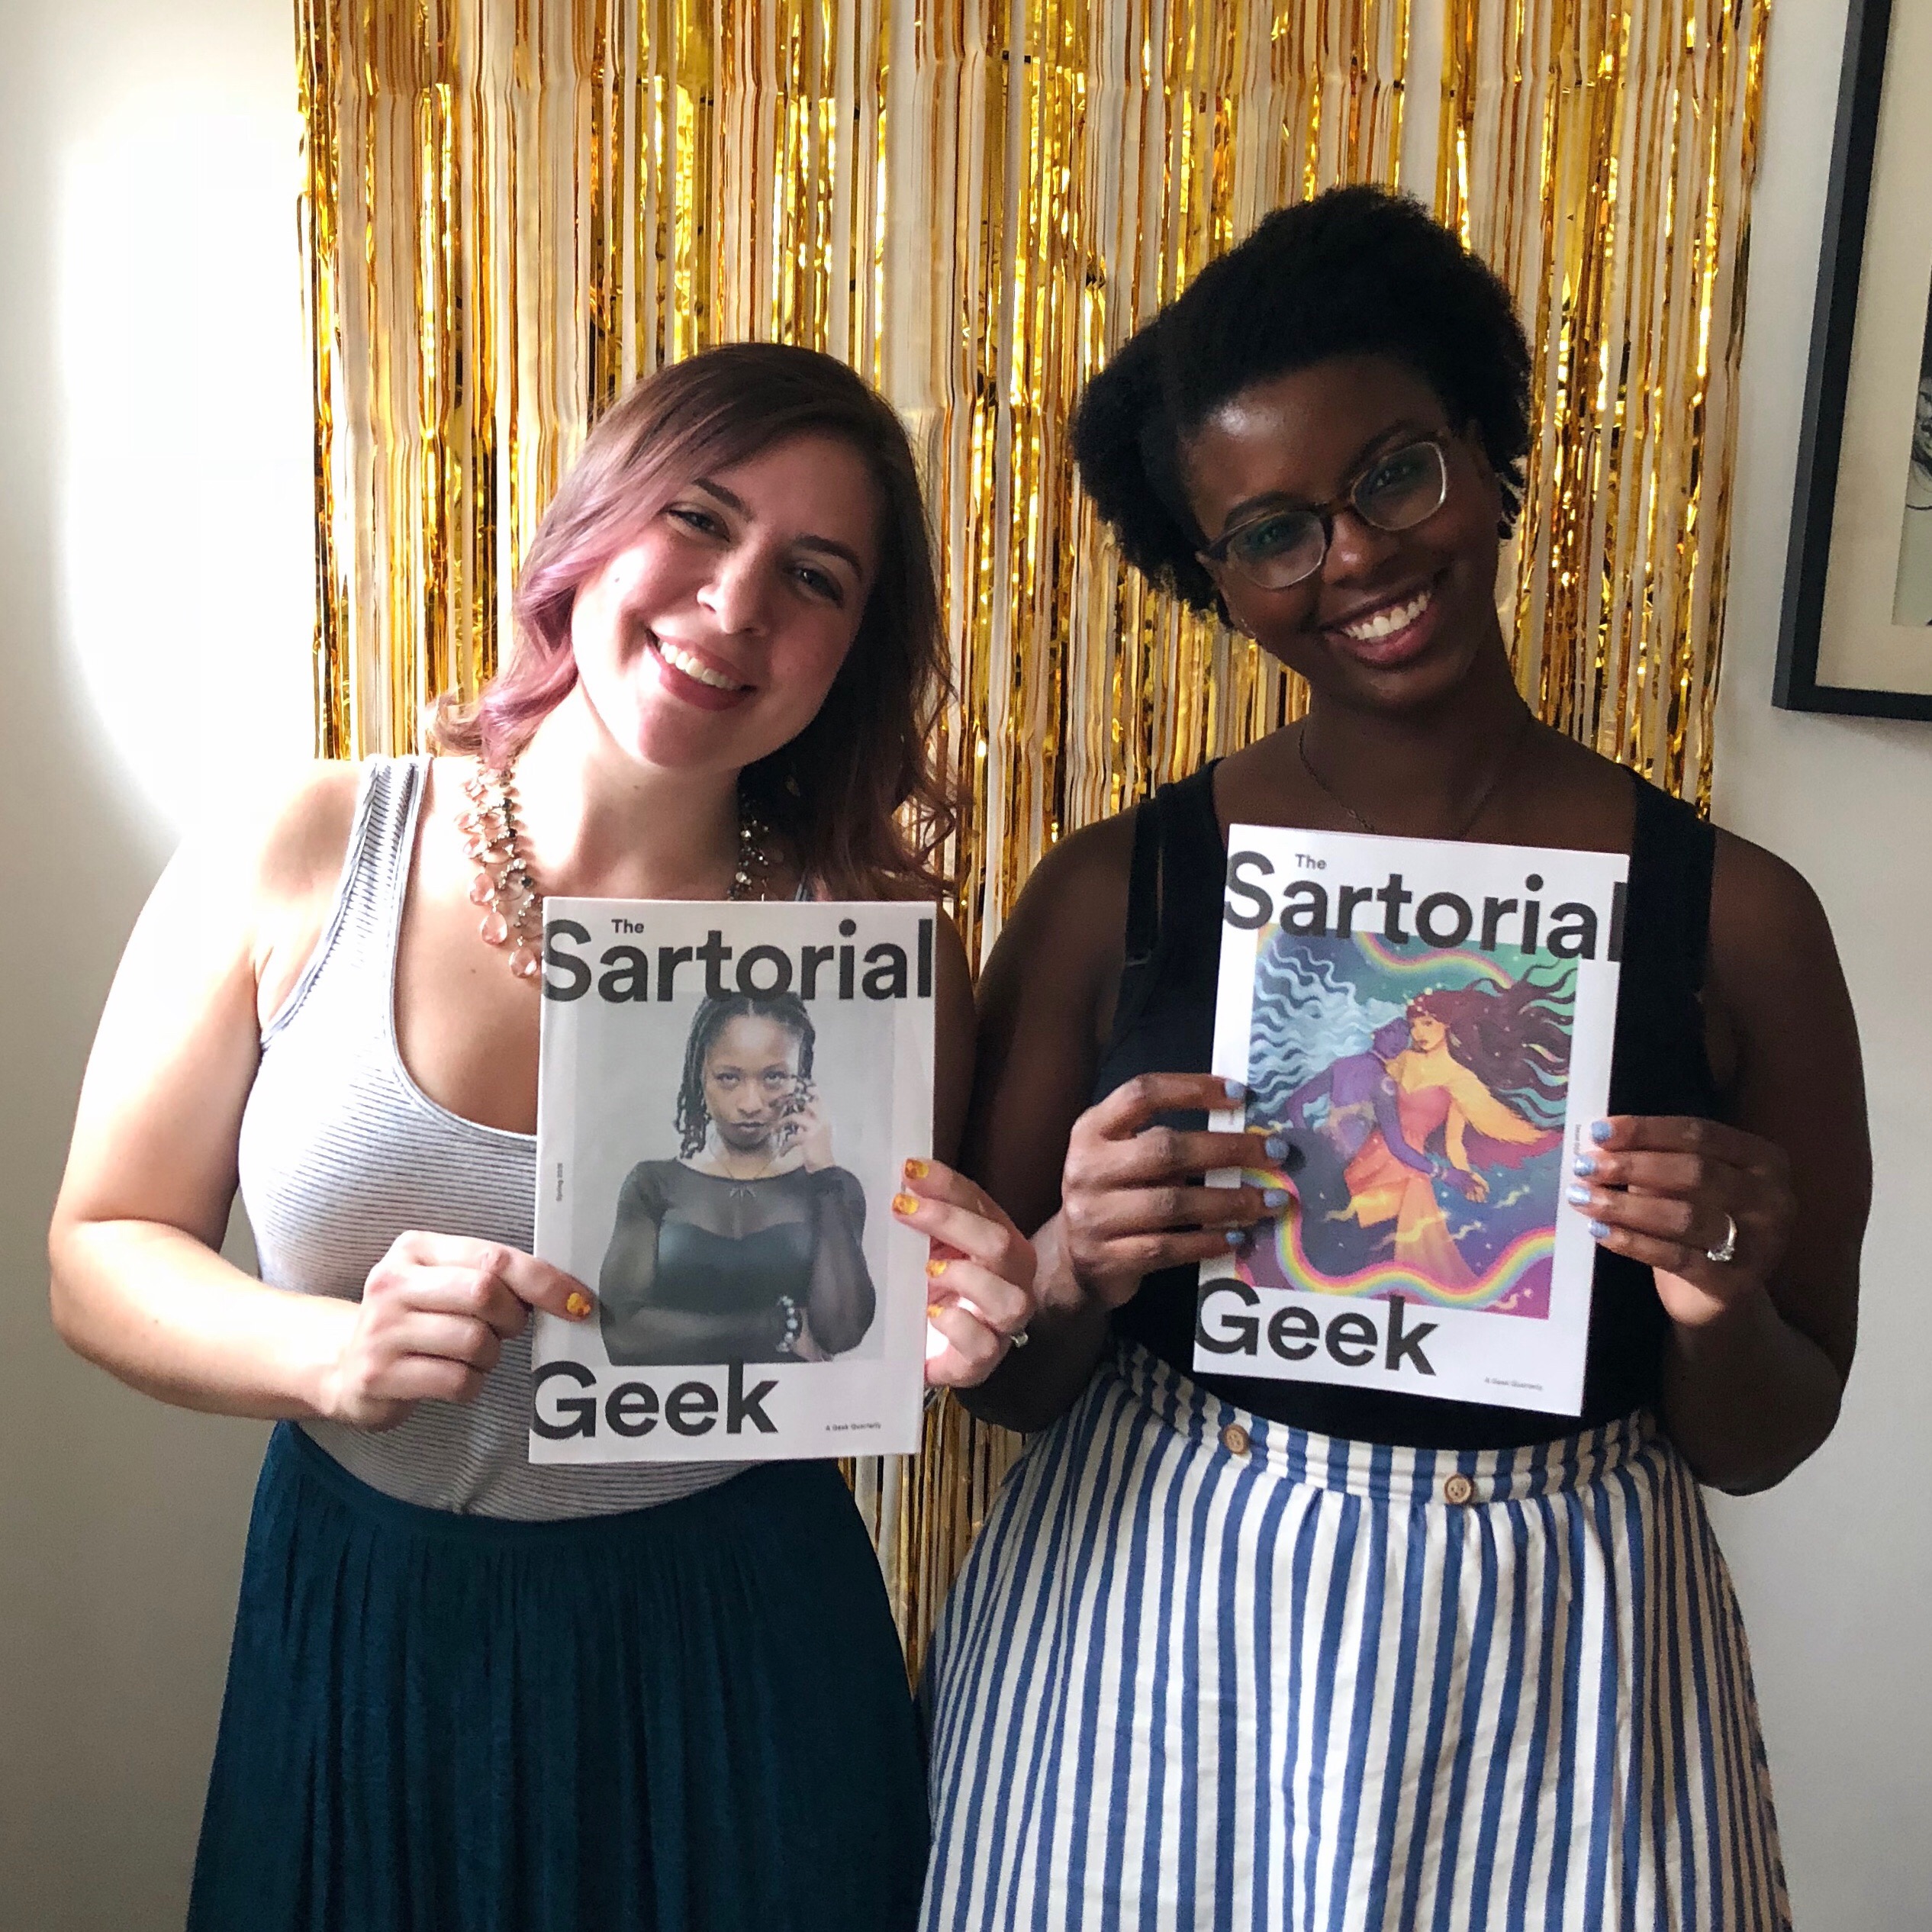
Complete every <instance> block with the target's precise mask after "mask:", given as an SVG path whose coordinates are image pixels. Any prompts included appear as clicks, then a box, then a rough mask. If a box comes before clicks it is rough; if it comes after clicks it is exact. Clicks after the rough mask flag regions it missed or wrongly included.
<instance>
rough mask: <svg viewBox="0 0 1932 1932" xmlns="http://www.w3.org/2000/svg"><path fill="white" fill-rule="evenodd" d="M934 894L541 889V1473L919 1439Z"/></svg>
mask: <svg viewBox="0 0 1932 1932" xmlns="http://www.w3.org/2000/svg"><path fill="white" fill-rule="evenodd" d="M939 916H940V915H939V913H938V912H937V911H936V910H935V909H934V908H933V907H932V906H921V905H910V904H900V903H866V904H839V903H813V902H803V901H800V902H792V903H784V904H773V903H754V904H747V905H739V904H735V903H716V902H696V901H689V900H614V899H552V900H546V902H545V906H544V962H543V996H544V997H543V1050H542V1064H541V1070H540V1073H539V1084H538V1109H537V1201H536V1252H537V1254H539V1256H540V1257H542V1258H543V1260H545V1261H549V1262H552V1263H553V1264H555V1266H557V1267H560V1268H562V1269H564V1270H566V1271H567V1272H568V1273H569V1274H573V1275H575V1276H576V1277H578V1279H579V1280H581V1281H583V1282H584V1283H585V1284H586V1285H587V1286H589V1287H590V1288H591V1290H594V1293H595V1294H596V1296H597V1312H596V1314H595V1315H594V1317H593V1318H592V1319H591V1320H589V1321H587V1322H581V1323H575V1322H566V1321H563V1320H562V1319H559V1318H557V1317H555V1316H552V1315H539V1316H538V1317H537V1324H538V1325H537V1331H536V1337H535V1341H534V1347H533V1356H534V1361H535V1367H536V1373H535V1377H534V1381H533V1397H532V1412H531V1415H530V1459H531V1460H532V1461H533V1462H539V1463H620V1462H713V1461H747V1462H750V1461H770V1460H782V1459H784V1458H788V1457H826V1456H848V1455H885V1454H904V1453H909V1452H911V1451H916V1449H917V1448H918V1447H919V1417H920V1406H921V1402H922V1399H923V1389H924V1382H925V1359H926V1257H927V1253H928V1244H927V1242H926V1238H924V1237H923V1236H922V1235H916V1234H915V1233H913V1232H912V1231H911V1230H910V1229H908V1228H903V1227H902V1226H900V1225H899V1223H898V1222H897V1221H896V1220H895V1219H894V1216H893V1214H892V1212H891V1202H892V1197H893V1196H894V1193H896V1192H897V1190H898V1187H899V1184H900V1174H901V1164H902V1162H903V1161H905V1160H906V1159H907V1158H911V1157H914V1156H919V1155H924V1154H929V1153H930V1152H931V1151H932V1046H933V1033H932V982H933V971H934V967H933V960H934V940H935V921H936V920H937V919H938V918H939Z"/></svg>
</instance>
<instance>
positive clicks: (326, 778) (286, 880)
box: [250, 758, 361, 902]
mask: <svg viewBox="0 0 1932 1932" xmlns="http://www.w3.org/2000/svg"><path fill="white" fill-rule="evenodd" d="M360 771H361V768H360V767H359V766H357V765H353V764H350V763H349V762H346V761H345V760H343V759H338V758H324V759H318V760H317V762H315V763H314V764H313V765H309V766H308V767H306V768H304V770H303V771H301V772H300V773H299V774H297V775H296V776H295V778H292V779H290V780H288V781H285V782H283V783H282V784H280V785H279V786H278V787H275V788H274V789H273V790H272V791H269V792H268V793H267V794H266V795H265V796H264V797H263V798H262V800H261V806H260V810H259V812H258V813H256V815H255V822H256V824H257V826H259V828H260V829H259V833H258V834H257V837H256V842H255V845H254V849H253V852H252V853H251V854H250V859H251V864H252V870H253V878H254V882H255V884H256V887H257V889H258V890H259V893H260V894H261V895H262V897H263V898H264V899H266V900H274V901H284V902H285V901H289V900H304V899H307V898H308V897H312V896H313V895H314V894H316V893H317V892H322V893H326V894H332V893H333V890H334V888H335V886H336V881H337V880H338V879H339V878H340V876H341V873H342V868H343V861H344V860H345V858H346V857H347V855H348V852H349V833H350V831H351V829H353V826H354V824H355V822H356V794H357V791H358V788H359V784H360Z"/></svg>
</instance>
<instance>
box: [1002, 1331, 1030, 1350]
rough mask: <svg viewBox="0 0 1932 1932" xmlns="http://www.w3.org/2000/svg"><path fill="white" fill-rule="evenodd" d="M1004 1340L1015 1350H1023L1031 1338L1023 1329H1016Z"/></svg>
mask: <svg viewBox="0 0 1932 1932" xmlns="http://www.w3.org/2000/svg"><path fill="white" fill-rule="evenodd" d="M1006 1339H1007V1340H1008V1341H1009V1342H1011V1343H1012V1344H1013V1346H1014V1347H1015V1348H1025V1347H1026V1344H1028V1343H1029V1341H1032V1339H1033V1338H1032V1336H1031V1335H1029V1334H1028V1333H1027V1332H1026V1330H1025V1329H1024V1328H1016V1329H1015V1330H1014V1331H1013V1333H1012V1334H1011V1335H1009V1336H1007V1338H1006Z"/></svg>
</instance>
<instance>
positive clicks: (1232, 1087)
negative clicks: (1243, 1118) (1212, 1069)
mask: <svg viewBox="0 0 1932 1932" xmlns="http://www.w3.org/2000/svg"><path fill="white" fill-rule="evenodd" d="M1221 1090H1222V1093H1225V1094H1226V1095H1227V1096H1228V1100H1229V1101H1230V1102H1231V1103H1232V1102H1236V1101H1241V1100H1246V1099H1247V1098H1248V1089H1247V1088H1246V1087H1244V1086H1242V1085H1241V1082H1240V1081H1239V1080H1223V1081H1222V1083H1221Z"/></svg>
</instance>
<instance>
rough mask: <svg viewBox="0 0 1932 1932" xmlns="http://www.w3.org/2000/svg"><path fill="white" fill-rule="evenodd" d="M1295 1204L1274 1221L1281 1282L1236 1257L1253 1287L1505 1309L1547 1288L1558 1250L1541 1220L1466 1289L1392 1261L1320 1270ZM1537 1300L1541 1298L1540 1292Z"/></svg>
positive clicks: (1268, 1173)
mask: <svg viewBox="0 0 1932 1932" xmlns="http://www.w3.org/2000/svg"><path fill="white" fill-rule="evenodd" d="M1241 1178H1242V1180H1244V1181H1245V1182H1246V1183H1247V1184H1248V1186H1250V1187H1283V1186H1286V1187H1288V1188H1289V1189H1290V1190H1293V1187H1294V1183H1293V1180H1291V1179H1289V1178H1288V1177H1285V1176H1283V1175H1282V1174H1277V1173H1275V1172H1274V1171H1273V1170H1270V1169H1267V1168H1252V1169H1248V1170H1245V1171H1244V1173H1243V1174H1242V1176H1241ZM1299 1207H1300V1202H1299V1199H1297V1201H1296V1209H1297V1211H1296V1212H1293V1213H1289V1214H1285V1215H1283V1216H1282V1217H1281V1219H1280V1221H1278V1222H1277V1223H1276V1224H1275V1229H1274V1240H1273V1241H1272V1243H1271V1247H1272V1249H1273V1251H1274V1262H1275V1265H1276V1267H1277V1268H1278V1269H1279V1270H1280V1274H1281V1277H1282V1279H1281V1280H1280V1281H1279V1282H1270V1281H1266V1280H1263V1281H1257V1280H1256V1278H1255V1274H1254V1264H1253V1262H1252V1261H1251V1259H1249V1258H1248V1257H1245V1256H1238V1257H1236V1261H1235V1272H1236V1273H1237V1274H1238V1275H1239V1276H1240V1277H1241V1280H1243V1281H1245V1282H1246V1283H1248V1285H1249V1286H1251V1287H1257V1286H1258V1287H1264V1288H1267V1287H1283V1286H1285V1287H1290V1288H1299V1289H1301V1290H1305V1291H1306V1292H1308V1293H1312V1294H1319V1295H1343V1296H1349V1297H1351V1298H1352V1299H1356V1300H1373V1299H1379V1298H1381V1297H1383V1296H1389V1295H1404V1296H1409V1297H1410V1298H1411V1299H1414V1300H1417V1301H1423V1302H1433V1303H1435V1305H1436V1306H1438V1307H1441V1308H1467V1309H1495V1310H1496V1312H1498V1313H1506V1312H1511V1305H1512V1303H1514V1302H1516V1300H1517V1299H1518V1297H1519V1296H1522V1295H1523V1294H1524V1293H1525V1290H1530V1291H1532V1292H1534V1291H1536V1290H1542V1289H1545V1288H1547V1274H1548V1270H1549V1268H1550V1264H1551V1263H1552V1262H1553V1261H1554V1258H1555V1255H1556V1248H1557V1241H1556V1230H1555V1229H1554V1228H1552V1227H1550V1226H1548V1225H1540V1226H1537V1227H1534V1228H1526V1229H1525V1231H1524V1232H1522V1233H1521V1234H1520V1235H1518V1236H1517V1237H1516V1238H1515V1240H1514V1241H1512V1242H1511V1243H1510V1244H1509V1246H1508V1247H1507V1248H1505V1249H1504V1250H1503V1251H1502V1253H1501V1254H1499V1255H1498V1256H1497V1257H1496V1261H1495V1263H1494V1264H1493V1265H1492V1267H1489V1269H1488V1270H1486V1271H1485V1272H1484V1274H1483V1275H1482V1276H1481V1277H1480V1278H1479V1279H1478V1280H1475V1281H1473V1282H1471V1283H1470V1284H1469V1286H1467V1287H1466V1288H1451V1287H1447V1286H1444V1284H1443V1283H1441V1282H1439V1281H1436V1280H1432V1279H1431V1277H1428V1276H1427V1275H1423V1274H1417V1273H1416V1272H1415V1270H1414V1269H1413V1268H1407V1267H1402V1265H1401V1264H1400V1263H1399V1262H1395V1261H1381V1262H1377V1264H1375V1265H1373V1267H1367V1268H1363V1269H1360V1270H1357V1272H1356V1273H1354V1274H1344V1275H1328V1274H1323V1273H1322V1270H1320V1269H1319V1267H1316V1266H1315V1264H1314V1263H1313V1262H1312V1261H1310V1260H1309V1257H1308V1254H1307V1253H1306V1251H1305V1250H1304V1249H1303V1248H1302V1238H1301V1226H1302V1217H1301V1215H1300V1212H1299ZM1539 1268H1540V1269H1541V1270H1543V1274H1544V1279H1543V1280H1541V1281H1539V1280H1538V1279H1537V1271H1538V1269H1539ZM1536 1299H1539V1300H1540V1299H1541V1296H1540V1294H1538V1295H1537V1296H1536Z"/></svg>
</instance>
